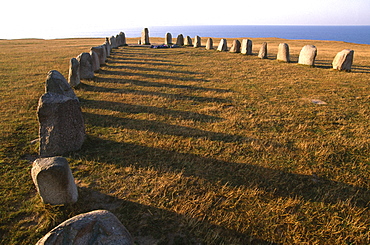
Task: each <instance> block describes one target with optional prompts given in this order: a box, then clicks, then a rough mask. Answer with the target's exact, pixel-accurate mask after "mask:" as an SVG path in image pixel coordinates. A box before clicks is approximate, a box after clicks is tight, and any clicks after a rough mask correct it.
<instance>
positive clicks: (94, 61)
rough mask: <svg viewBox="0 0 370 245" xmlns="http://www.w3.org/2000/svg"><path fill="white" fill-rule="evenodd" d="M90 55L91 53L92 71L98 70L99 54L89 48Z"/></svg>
mask: <svg viewBox="0 0 370 245" xmlns="http://www.w3.org/2000/svg"><path fill="white" fill-rule="evenodd" d="M90 55H91V59H92V66H93V71H94V72H98V71H99V70H100V60H99V55H98V54H97V53H96V52H94V51H92V50H90Z"/></svg>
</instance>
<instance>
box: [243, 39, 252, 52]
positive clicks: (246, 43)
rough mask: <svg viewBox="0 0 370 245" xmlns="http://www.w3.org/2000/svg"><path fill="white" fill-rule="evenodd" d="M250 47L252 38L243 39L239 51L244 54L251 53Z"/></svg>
mask: <svg viewBox="0 0 370 245" xmlns="http://www.w3.org/2000/svg"><path fill="white" fill-rule="evenodd" d="M252 47H253V44H252V40H250V39H243V41H242V48H241V53H242V54H246V55H252Z"/></svg>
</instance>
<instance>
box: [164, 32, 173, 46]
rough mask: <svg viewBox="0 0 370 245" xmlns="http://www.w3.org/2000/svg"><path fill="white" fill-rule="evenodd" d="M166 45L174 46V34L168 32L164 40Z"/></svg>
mask: <svg viewBox="0 0 370 245" xmlns="http://www.w3.org/2000/svg"><path fill="white" fill-rule="evenodd" d="M164 44H166V45H171V44H172V34H171V33H169V32H167V33H166V36H165V38H164Z"/></svg>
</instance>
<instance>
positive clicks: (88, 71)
mask: <svg viewBox="0 0 370 245" xmlns="http://www.w3.org/2000/svg"><path fill="white" fill-rule="evenodd" d="M76 59H77V60H78V62H79V63H80V79H93V78H94V69H93V64H92V58H91V55H90V54H89V53H86V52H84V53H81V54H80V55H78V56H77V58H76Z"/></svg>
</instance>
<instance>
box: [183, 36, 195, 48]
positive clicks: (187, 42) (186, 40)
mask: <svg viewBox="0 0 370 245" xmlns="http://www.w3.org/2000/svg"><path fill="white" fill-rule="evenodd" d="M184 44H185V46H193V41H192V40H191V38H190V37H189V36H186V38H185V43H184Z"/></svg>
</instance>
